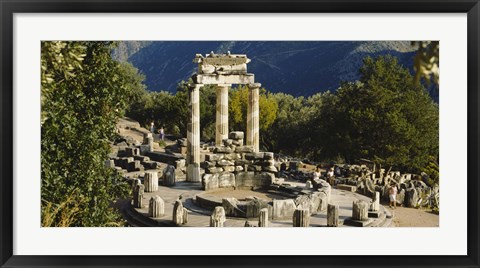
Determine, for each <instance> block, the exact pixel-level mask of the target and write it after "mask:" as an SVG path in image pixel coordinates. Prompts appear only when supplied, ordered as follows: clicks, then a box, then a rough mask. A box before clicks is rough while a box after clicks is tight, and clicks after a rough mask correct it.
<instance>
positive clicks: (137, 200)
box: [133, 184, 145, 208]
mask: <svg viewBox="0 0 480 268" xmlns="http://www.w3.org/2000/svg"><path fill="white" fill-rule="evenodd" d="M144 190H145V186H144V185H142V184H139V185H137V186H135V189H134V190H133V206H134V207H135V208H142V207H143V193H144Z"/></svg>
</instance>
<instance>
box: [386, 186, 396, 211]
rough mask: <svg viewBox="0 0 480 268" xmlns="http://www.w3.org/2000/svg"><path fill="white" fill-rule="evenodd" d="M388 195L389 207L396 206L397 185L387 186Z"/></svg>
mask: <svg viewBox="0 0 480 268" xmlns="http://www.w3.org/2000/svg"><path fill="white" fill-rule="evenodd" d="M388 197H389V198H390V207H392V206H393V208H394V209H395V208H397V186H396V185H395V184H391V185H390V188H388Z"/></svg>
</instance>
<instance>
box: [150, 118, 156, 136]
mask: <svg viewBox="0 0 480 268" xmlns="http://www.w3.org/2000/svg"><path fill="white" fill-rule="evenodd" d="M150 132H152V134H154V133H155V123H153V121H152V123H151V124H150Z"/></svg>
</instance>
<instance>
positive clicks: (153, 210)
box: [148, 195, 165, 218]
mask: <svg viewBox="0 0 480 268" xmlns="http://www.w3.org/2000/svg"><path fill="white" fill-rule="evenodd" d="M164 215H165V202H164V201H163V199H162V198H160V196H158V195H156V196H152V198H150V202H149V204H148V216H150V217H152V218H159V217H162V216H164Z"/></svg>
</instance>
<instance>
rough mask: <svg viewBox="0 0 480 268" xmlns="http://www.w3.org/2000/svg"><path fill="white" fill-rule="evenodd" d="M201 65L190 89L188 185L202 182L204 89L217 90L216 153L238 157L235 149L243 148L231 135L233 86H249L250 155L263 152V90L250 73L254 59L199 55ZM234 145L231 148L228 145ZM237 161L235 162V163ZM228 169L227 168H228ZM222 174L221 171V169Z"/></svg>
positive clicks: (248, 122) (241, 139)
mask: <svg viewBox="0 0 480 268" xmlns="http://www.w3.org/2000/svg"><path fill="white" fill-rule="evenodd" d="M194 62H195V63H198V73H197V74H195V75H193V77H192V79H193V82H194V83H193V84H191V85H189V90H188V108H189V114H190V115H189V117H188V125H187V181H191V182H200V181H201V176H200V97H199V94H200V90H201V88H202V87H203V86H204V85H216V86H217V106H216V123H215V126H216V127H215V145H216V146H217V147H218V148H217V149H216V153H217V152H218V153H234V152H236V150H233V151H232V150H231V147H232V146H243V137H241V138H240V137H237V136H235V134H233V137H232V138H235V141H236V144H238V145H234V144H233V139H231V140H229V137H228V134H229V131H228V89H229V88H230V87H231V86H232V84H240V85H247V86H248V88H249V94H248V112H247V133H246V134H247V137H246V138H247V139H246V144H247V146H249V147H250V148H251V149H249V151H252V152H259V144H260V142H259V88H260V84H259V83H255V81H254V75H253V74H249V73H247V63H249V62H250V59H248V58H247V56H246V55H234V54H230V53H228V54H220V55H216V54H214V53H213V52H211V53H210V54H208V55H207V56H206V57H204V56H203V55H201V54H197V55H196V56H195V59H194ZM240 142H241V144H239V143H240ZM229 144H231V145H230V148H227V147H225V145H229ZM233 160H234V159H233ZM225 165H226V164H225ZM230 166H233V165H230ZM217 170H220V169H217Z"/></svg>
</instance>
